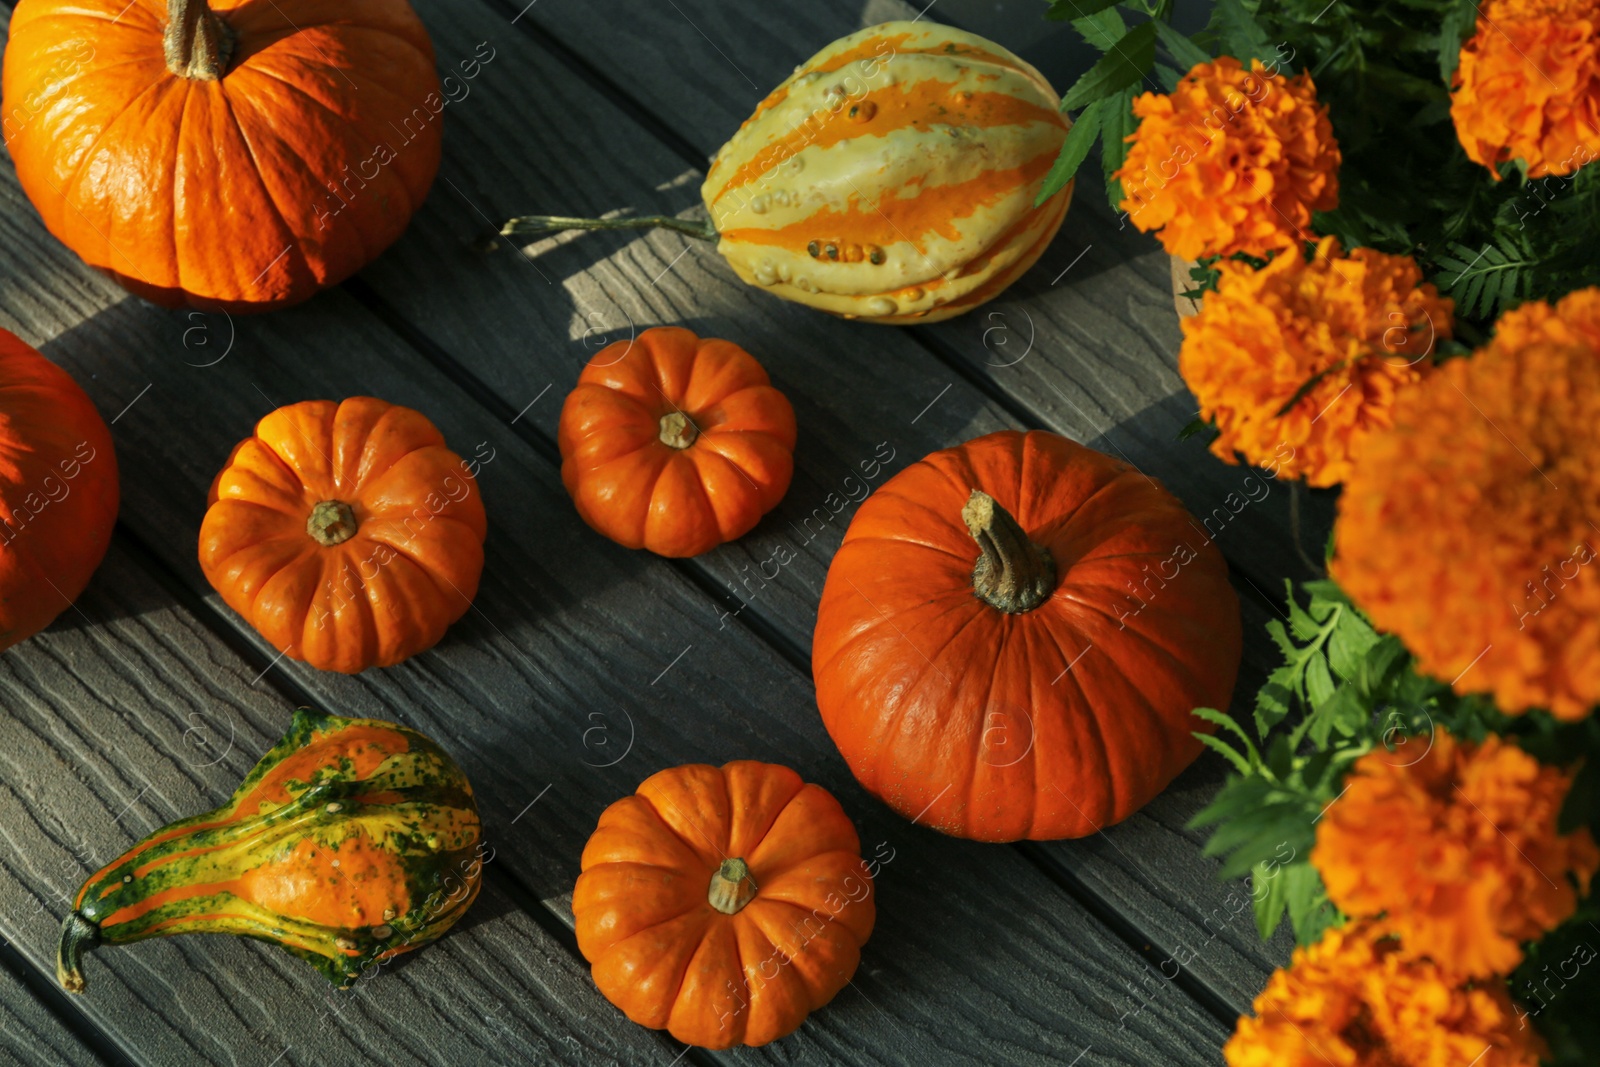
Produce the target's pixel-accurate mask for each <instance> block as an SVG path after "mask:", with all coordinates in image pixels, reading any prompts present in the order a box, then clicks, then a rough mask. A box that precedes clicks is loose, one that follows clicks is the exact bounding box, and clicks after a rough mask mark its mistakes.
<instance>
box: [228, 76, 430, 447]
mask: <svg viewBox="0 0 1600 1067" xmlns="http://www.w3.org/2000/svg"><path fill="white" fill-rule="evenodd" d="M250 58H251V59H254V58H255V57H254V56H251V57H250ZM246 63H248V61H246ZM233 73H236V74H237V73H246V74H260V75H262V76H263V77H265V78H268V79H269V80H271V81H274V82H277V83H278V84H279V85H281V86H283V87H284V88H286V89H289V90H291V91H292V92H293V93H295V94H297V95H298V96H300V97H301V98H303V99H305V100H308V101H310V102H311V104H313V105H314V106H315V107H316V108H317V109H318V110H321V111H322V112H324V113H325V114H328V115H330V116H332V117H333V119H334V120H335V123H336V124H340V125H344V124H352V123H353V120H352V119H349V118H346V117H345V116H342V115H340V114H339V113H338V112H337V111H334V110H333V109H332V108H330V107H328V106H327V105H326V104H324V103H323V102H322V101H320V100H318V99H317V98H316V97H314V96H312V95H311V94H310V93H308V92H306V91H305V90H303V89H302V88H301V87H300V86H298V85H295V84H294V83H293V82H291V81H288V80H287V79H285V78H281V77H279V76H278V75H276V74H274V73H272V72H271V71H270V70H268V69H267V68H266V67H264V66H257V65H243V64H242V65H241V66H240V67H239V68H237V69H236V70H235V71H234V72H233ZM222 86H223V89H222V91H223V95H224V96H228V95H229V94H228V86H227V81H226V79H224V80H223V82H222ZM246 86H248V81H246ZM235 88H236V89H237V88H241V87H240V86H238V85H237V83H236V84H235ZM229 113H230V114H232V115H233V116H234V123H235V125H236V126H238V128H239V136H240V139H241V140H243V141H244V142H245V148H246V150H247V151H249V152H250V159H251V162H252V163H254V164H255V169H256V171H257V173H258V174H259V173H260V172H261V166H260V162H259V160H258V159H257V157H256V154H255V148H254V147H253V145H252V144H251V142H250V139H249V137H248V136H247V135H246V134H245V132H244V124H243V123H242V122H239V121H238V115H237V112H235V111H234V110H233V104H232V100H231V97H230V99H229ZM256 118H257V120H258V121H260V122H261V123H262V125H263V127H264V128H265V130H266V131H267V132H269V133H271V134H272V136H273V137H275V138H277V139H278V141H280V142H284V138H283V137H282V136H281V135H280V134H279V133H278V130H277V129H276V128H275V127H273V126H272V125H271V123H270V121H269V120H267V119H266V118H265V116H264V114H263V113H262V112H261V110H260V109H256ZM283 156H284V158H285V159H286V160H289V161H291V162H292V164H293V165H294V166H295V167H296V168H298V169H299V170H300V172H301V173H302V174H304V175H305V177H306V178H308V179H309V180H310V183H311V185H313V186H314V187H316V188H318V189H323V188H326V185H327V183H326V182H324V181H323V180H322V177H321V176H320V175H318V174H317V173H316V172H315V171H313V169H312V167H311V164H310V162H309V161H308V160H307V159H306V158H305V156H304V155H303V154H301V153H300V152H299V151H296V150H294V149H292V148H290V147H289V146H288V145H287V143H285V150H284V153H283ZM262 184H263V186H264V185H265V181H264V180H263V183H262ZM396 184H399V185H404V184H405V183H404V182H398V183H396ZM267 195H268V198H269V200H270V202H271V203H272V205H273V210H274V211H277V212H278V218H279V220H280V221H282V222H283V224H284V231H285V233H287V234H288V236H289V238H290V241H289V243H290V245H291V246H292V247H293V248H295V250H296V251H297V252H298V254H299V255H300V258H301V261H302V262H303V263H304V265H305V267H306V270H307V271H308V272H309V273H310V274H311V276H312V277H313V278H315V279H317V281H318V283H319V284H320V283H321V282H322V281H323V279H324V278H326V277H327V276H328V275H329V272H328V271H327V270H326V269H325V268H326V265H327V246H326V245H325V244H323V243H322V242H319V244H323V251H322V259H323V264H324V269H323V270H317V269H316V268H314V267H312V266H311V262H310V258H309V257H308V256H307V255H306V254H305V250H304V248H303V247H302V241H303V239H304V238H305V237H306V236H307V235H305V234H302V233H300V232H299V230H298V229H296V228H295V227H294V226H291V225H289V222H288V219H287V218H286V217H285V216H284V214H283V212H282V210H281V209H279V208H278V205H277V201H276V200H275V199H271V194H270V192H269V193H268V194H267ZM408 195H409V194H408ZM344 232H346V233H348V234H350V235H351V236H352V237H353V238H354V240H355V244H356V248H357V250H358V255H359V257H360V258H361V259H368V257H369V256H373V255H375V254H376V253H374V252H370V251H369V250H368V248H367V239H366V235H365V234H363V233H362V232H361V227H360V226H359V225H349V226H346V227H344ZM330 467H331V463H330Z"/></svg>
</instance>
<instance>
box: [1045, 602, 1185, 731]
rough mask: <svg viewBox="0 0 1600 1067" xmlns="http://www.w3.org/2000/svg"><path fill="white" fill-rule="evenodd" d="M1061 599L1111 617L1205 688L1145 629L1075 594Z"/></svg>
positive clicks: (1108, 617)
mask: <svg viewBox="0 0 1600 1067" xmlns="http://www.w3.org/2000/svg"><path fill="white" fill-rule="evenodd" d="M1057 592H1058V593H1061V592H1062V590H1059V589H1058V590H1057ZM1051 599H1052V600H1054V599H1056V598H1055V597H1051ZM1061 599H1062V600H1067V601H1071V602H1072V603H1074V604H1079V605H1081V606H1083V607H1086V608H1089V609H1090V610H1091V611H1094V612H1096V613H1098V614H1100V615H1102V616H1104V617H1105V618H1107V619H1110V620H1111V621H1112V622H1114V623H1117V624H1118V630H1119V632H1127V633H1131V634H1133V635H1134V636H1135V637H1137V638H1138V639H1139V640H1141V641H1143V642H1144V643H1145V644H1146V645H1148V646H1149V647H1150V648H1153V649H1155V650H1156V651H1157V652H1160V653H1161V654H1162V655H1163V656H1165V657H1166V658H1167V659H1169V660H1171V661H1172V663H1173V664H1174V665H1176V666H1177V667H1178V669H1179V670H1181V671H1183V673H1184V674H1185V675H1187V676H1188V679H1189V681H1190V682H1191V683H1192V684H1193V686H1194V688H1195V689H1203V688H1204V686H1203V685H1201V684H1200V679H1199V678H1198V677H1196V676H1195V673H1194V670H1193V668H1191V667H1190V666H1189V665H1188V664H1186V663H1184V662H1183V661H1182V660H1181V659H1179V658H1178V657H1177V656H1175V655H1174V654H1173V652H1172V650H1171V649H1170V648H1168V647H1167V646H1166V645H1164V644H1162V643H1161V642H1159V641H1157V640H1156V639H1155V638H1153V637H1151V636H1150V635H1149V634H1147V633H1145V632H1144V631H1143V630H1139V629H1136V628H1135V627H1133V626H1128V625H1125V624H1123V621H1122V619H1120V618H1118V617H1117V616H1114V615H1112V614H1111V613H1110V612H1108V611H1106V610H1105V609H1104V608H1103V607H1101V606H1100V605H1098V604H1093V603H1090V602H1089V601H1087V600H1080V599H1079V598H1077V597H1074V596H1062V597H1061ZM1090 643H1091V644H1093V642H1090ZM1135 689H1136V690H1137V687H1135ZM1138 692H1139V695H1140V696H1141V697H1142V696H1144V691H1143V690H1138ZM1152 710H1154V709H1153V708H1152Z"/></svg>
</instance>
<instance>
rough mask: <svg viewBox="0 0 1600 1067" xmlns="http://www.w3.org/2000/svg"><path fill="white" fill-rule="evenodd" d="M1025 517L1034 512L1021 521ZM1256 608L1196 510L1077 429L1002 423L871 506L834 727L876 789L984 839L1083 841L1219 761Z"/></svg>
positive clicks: (830, 632) (829, 717) (827, 644)
mask: <svg viewBox="0 0 1600 1067" xmlns="http://www.w3.org/2000/svg"><path fill="white" fill-rule="evenodd" d="M1013 516H1014V517H1013ZM1240 646H1241V633H1240V625H1239V604H1238V600H1237V598H1236V597H1235V596H1234V592H1233V587H1232V586H1231V585H1230V584H1229V582H1228V568H1227V564H1226V563H1224V561H1223V559H1222V555H1221V553H1219V552H1218V551H1217V549H1216V547H1215V546H1214V545H1213V544H1212V543H1211V541H1210V539H1209V538H1208V537H1207V536H1206V535H1205V533H1204V531H1202V529H1201V528H1200V527H1199V526H1198V525H1197V524H1196V523H1195V522H1194V520H1193V519H1192V518H1191V517H1190V516H1189V513H1188V512H1187V511H1185V510H1184V508H1183V505H1182V504H1180V503H1179V502H1178V500H1177V499H1176V498H1174V497H1173V496H1172V495H1171V494H1170V493H1168V492H1167V491H1166V490H1165V489H1163V488H1162V487H1161V486H1160V485H1159V484H1157V483H1156V482H1155V481H1154V480H1152V479H1151V478H1149V477H1147V476H1145V475H1143V474H1141V473H1139V472H1138V471H1137V470H1135V469H1133V468H1132V467H1130V466H1129V465H1128V464H1126V463H1123V462H1120V461H1119V460H1115V459H1112V458H1111V457H1109V456H1105V455H1102V454H1101V453H1099V452H1095V451H1093V450H1092V449H1088V448H1085V447H1083V446H1082V445H1079V444H1075V443H1074V442H1072V441H1069V440H1067V439H1066V438H1065V437H1060V436H1057V435H1056V434H1050V433H1040V432H1033V433H1028V434H1022V433H1017V432H1015V431H1003V432H1000V433H992V434H989V435H987V436H985V437H979V438H977V439H976V440H973V441H968V442H967V443H966V444H963V445H958V446H956V447H955V448H947V449H944V450H943V451H940V452H935V453H933V454H932V455H930V456H928V457H927V458H926V459H923V460H921V461H920V462H918V463H915V464H913V465H911V466H910V467H907V468H906V469H905V470H903V471H901V472H900V473H899V474H897V475H895V476H894V477H893V478H891V479H890V480H889V481H887V482H885V483H884V484H883V486H882V487H881V488H879V490H878V491H877V492H876V493H874V494H872V496H871V497H869V498H868V499H867V500H866V501H865V502H864V503H863V504H862V505H861V507H860V508H859V509H858V510H857V511H856V514H855V518H854V519H853V520H852V521H851V523H850V527H849V529H848V530H847V531H846V532H845V537H844V543H843V544H842V545H840V547H839V551H838V553H837V554H836V555H835V556H834V558H833V563H832V564H831V565H830V566H829V568H828V578H827V581H826V582H825V583H824V585H823V589H822V602H821V604H820V606H819V608H818V611H817V628H816V637H815V640H814V641H813V642H812V669H813V673H814V675H815V678H816V683H817V705H818V707H819V708H820V709H821V710H822V721H823V723H824V724H825V725H826V726H827V728H828V733H829V734H830V735H831V736H832V737H833V740H834V743H835V744H836V745H838V746H839V751H840V752H841V753H842V754H843V755H844V758H845V761H846V762H847V763H849V764H850V769H851V770H852V771H854V772H855V775H856V777H857V778H858V779H860V781H861V784H862V785H864V786H866V787H867V789H869V790H870V791H871V792H873V793H874V794H876V795H877V796H878V797H880V798H882V799H883V800H884V802H885V803H887V804H888V805H889V806H890V807H892V808H893V809H894V810H895V811H897V812H899V813H900V814H902V815H904V816H906V817H907V818H913V819H919V820H920V821H921V822H923V823H924V824H925V825H929V826H932V827H933V828H934V829H937V830H941V831H943V832H944V833H947V834H953V835H955V836H957V837H968V838H973V839H976V840H979V841H1014V840H1017V839H1019V838H1032V839H1035V840H1043V839H1050V838H1059V837H1082V836H1085V835H1087V834H1092V833H1094V832H1096V831H1098V830H1100V829H1101V828H1103V827H1105V826H1109V825H1110V824H1112V823H1115V822H1118V821H1120V820H1122V819H1125V818H1127V817H1128V816H1129V815H1131V814H1132V813H1133V812H1135V811H1137V810H1138V809H1139V808H1140V807H1142V806H1143V805H1145V804H1146V803H1148V802H1149V801H1150V800H1151V799H1152V798H1153V797H1154V796H1155V795H1156V794H1157V793H1159V792H1160V791H1161V790H1162V789H1164V788H1165V787H1166V785H1167V783H1168V782H1170V781H1172V779H1173V778H1174V777H1176V776H1177V774H1178V772H1179V771H1181V770H1183V769H1184V768H1185V767H1187V766H1188V765H1189V764H1190V763H1191V762H1193V760H1194V758H1195V757H1196V756H1197V755H1199V753H1200V749H1201V746H1200V743H1199V742H1198V741H1197V740H1196V739H1195V738H1194V736H1193V733H1192V731H1194V730H1197V729H1202V730H1203V729H1208V727H1206V726H1205V724H1204V723H1202V722H1201V720H1199V719H1196V718H1194V717H1193V716H1192V715H1191V714H1190V712H1191V710H1192V709H1194V708H1196V707H1213V708H1226V707H1227V706H1228V702H1229V699H1230V698H1231V695H1232V693H1233V683H1234V679H1235V676H1236V675H1237V673H1238V669H1239V654H1240Z"/></svg>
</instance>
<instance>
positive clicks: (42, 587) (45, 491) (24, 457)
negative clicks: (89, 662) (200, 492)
mask: <svg viewBox="0 0 1600 1067" xmlns="http://www.w3.org/2000/svg"><path fill="white" fill-rule="evenodd" d="M117 491H118V487H117V456H116V453H115V451H113V449H112V447H111V431H110V430H109V429H108V428H107V427H106V424H105V420H104V419H102V418H101V417H100V413H99V412H98V411H96V410H95V406H94V404H93V402H91V401H90V400H89V398H88V396H86V395H85V394H84V392H83V390H82V389H80V388H78V383H77V382H75V381H73V380H72V379H71V378H70V377H69V376H68V375H67V372H66V371H64V370H62V369H61V368H60V367H58V366H56V365H55V364H54V363H51V362H50V361H49V360H48V359H45V358H44V357H43V356H41V355H40V354H39V353H37V352H35V351H34V350H33V349H32V348H30V347H28V345H26V344H24V343H23V342H22V341H21V340H20V339H19V338H18V337H16V335H14V334H11V333H7V332H6V331H5V330H0V649H6V648H10V647H11V646H12V645H14V644H16V643H17V642H18V641H22V640H24V639H26V638H28V637H32V636H33V635H34V634H36V633H38V632H39V631H40V630H42V629H44V628H45V627H46V626H49V625H50V623H51V621H52V620H53V619H54V618H55V617H56V616H57V615H59V614H61V613H62V612H63V611H65V610H66V609H67V607H68V606H69V605H70V604H71V603H72V602H73V601H74V600H76V599H77V598H78V594H79V593H81V592H83V587H84V586H86V585H88V584H89V577H90V575H92V574H94V571H95V568H96V567H98V566H100V561H101V560H102V559H104V558H105V554H106V548H107V546H109V545H110V544H111V529H112V527H113V526H114V525H115V523H116V521H117Z"/></svg>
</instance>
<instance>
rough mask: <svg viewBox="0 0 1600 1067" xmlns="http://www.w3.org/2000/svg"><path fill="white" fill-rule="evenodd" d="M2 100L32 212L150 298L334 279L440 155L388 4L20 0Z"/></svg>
mask: <svg viewBox="0 0 1600 1067" xmlns="http://www.w3.org/2000/svg"><path fill="white" fill-rule="evenodd" d="M3 96H4V103H3V104H0V109H3V113H4V123H5V141H6V147H7V148H8V149H9V150H10V152H11V159H12V162H13V163H15V164H16V168H17V180H18V181H19V182H20V183H21V185H22V188H23V191H24V192H26V193H27V194H28V199H29V200H31V201H33V204H34V207H36V208H37V209H38V211H39V214H40V216H41V217H42V218H43V219H44V224H45V226H47V227H48V228H49V230H50V232H51V233H52V234H54V235H55V236H56V237H57V238H58V239H59V240H60V241H61V242H62V243H63V244H65V245H66V246H67V247H68V248H70V249H72V250H73V251H74V252H76V253H77V254H78V255H79V256H81V257H82V258H83V260H84V261H85V262H87V263H88V264H89V265H91V266H93V267H96V268H98V269H100V270H102V271H104V272H106V273H108V274H110V275H111V276H112V277H113V278H115V279H116V280H117V281H119V282H121V283H122V284H123V285H124V286H126V287H127V288H128V289H130V290H131V291H133V292H134V293H137V294H138V295H139V296H142V297H144V298H145V299H147V300H153V301H155V302H156V303H159V304H165V305H167V306H169V307H180V306H183V305H185V304H187V305H189V306H192V307H202V308H219V309H224V310H229V311H252V310H262V309H265V308H272V307H281V306H284V305H286V304H293V303H296V302H298V301H300V300H304V299H305V298H307V297H309V296H311V295H312V294H313V293H315V292H317V291H318V290H319V289H322V288H326V287H327V286H330V285H335V284H337V283H338V282H340V281H343V280H344V279H345V278H347V277H349V276H350V275H352V274H354V273H355V272H356V271H358V270H360V269H361V268H362V267H363V266H365V265H366V264H367V263H369V262H370V261H371V260H372V259H373V257H375V256H376V255H377V254H378V253H379V252H381V251H383V249H385V248H386V247H388V246H389V245H390V244H392V243H393V242H394V240H395V239H396V238H397V237H399V236H400V233H401V231H402V230H404V229H405V226H406V223H407V222H408V221H410V218H411V215H412V213H413V212H414V211H416V209H417V207H418V205H420V204H421V203H422V199H423V197H424V196H425V195H426V194H427V192H428V187H429V186H430V185H431V184H432V183H433V177H434V172H435V171H437V170H438V168H439V147H440V126H441V125H442V121H441V120H442V115H441V112H442V111H443V109H444V99H443V98H442V97H441V96H440V95H439V79H438V75H437V74H436V73H435V72H434V66H433V46H432V44H430V43H429V41H428V35H427V32H426V31H425V30H424V29H423V27H422V23H421V21H420V20H418V18H417V16H416V14H415V13H414V12H413V11H412V10H411V6H410V5H409V4H407V3H406V2H405V0H362V2H361V3H342V4H337V5H333V6H332V7H330V5H328V4H326V3H323V2H321V0H269V2H267V3H253V2H250V0H212V4H211V6H210V7H208V6H207V4H206V0H167V2H166V3H165V4H163V3H162V2H161V0H20V2H19V3H18V4H17V5H16V10H15V12H14V13H13V14H12V16H11V29H10V42H9V44H8V45H7V46H6V53H5V73H4V85H3Z"/></svg>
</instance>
